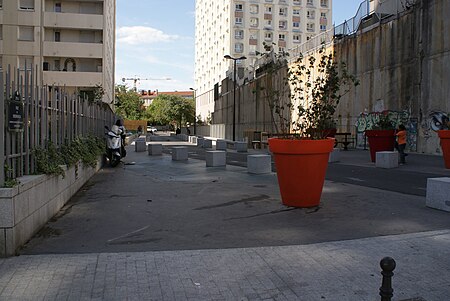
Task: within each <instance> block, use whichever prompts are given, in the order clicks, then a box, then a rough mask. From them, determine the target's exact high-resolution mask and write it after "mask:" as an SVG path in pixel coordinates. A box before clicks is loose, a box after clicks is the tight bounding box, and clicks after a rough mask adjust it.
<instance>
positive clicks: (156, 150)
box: [148, 144, 163, 156]
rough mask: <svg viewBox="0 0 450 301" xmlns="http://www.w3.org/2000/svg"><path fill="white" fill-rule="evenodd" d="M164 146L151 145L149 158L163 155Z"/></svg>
mask: <svg viewBox="0 0 450 301" xmlns="http://www.w3.org/2000/svg"><path fill="white" fill-rule="evenodd" d="M162 148H163V147H162V144H149V145H148V155H149V156H159V155H162Z"/></svg>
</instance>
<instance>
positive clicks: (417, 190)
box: [0, 142, 450, 301]
mask: <svg viewBox="0 0 450 301" xmlns="http://www.w3.org/2000/svg"><path fill="white" fill-rule="evenodd" d="M165 144H166V145H165V148H167V149H169V148H170V146H171V145H173V142H172V143H171V142H167V143H165ZM252 152H259V151H253V150H252ZM128 154H129V156H128V157H127V158H126V162H128V163H130V162H134V163H135V164H133V165H122V166H121V167H120V168H116V169H111V168H105V169H103V170H102V171H101V172H100V173H99V174H98V175H96V176H95V177H93V179H92V180H91V181H90V182H89V183H88V184H87V185H86V186H85V187H83V189H82V190H81V191H80V192H79V193H78V194H77V195H76V196H75V197H74V198H73V199H72V200H71V202H70V203H69V204H68V205H67V206H66V207H65V210H63V211H61V213H60V215H59V216H58V217H56V218H55V219H54V220H53V221H52V222H50V223H48V225H47V226H46V227H45V228H44V229H43V231H41V232H40V234H39V235H38V236H37V237H35V238H34V239H33V240H32V241H30V243H29V244H28V245H27V246H26V247H25V248H24V249H23V250H22V252H21V254H22V255H21V256H18V257H15V258H10V259H0V300H41V299H46V300H67V299H70V300H81V299H85V300H91V299H98V300H126V299H129V300H174V299H175V300H186V299H189V300H264V299H267V300H355V301H356V300H378V299H379V297H377V296H378V288H379V286H380V283H381V276H380V274H379V272H380V268H379V261H380V259H381V258H382V257H384V256H392V257H393V258H395V259H396V261H397V269H396V271H395V276H394V289H395V298H394V300H402V299H407V298H413V297H422V298H424V299H425V300H428V301H429V300H450V297H449V296H450V283H449V282H448V281H447V279H450V260H448V258H449V255H450V230H449V229H450V218H449V213H446V212H441V211H437V210H433V209H429V208H427V207H425V206H424V203H425V200H424V197H423V195H424V187H425V185H426V184H425V183H424V179H425V180H426V178H427V177H435V176H445V175H448V174H449V172H448V171H447V170H445V169H444V168H443V167H442V166H443V163H442V162H441V160H442V158H440V157H437V156H425V155H410V156H409V157H408V159H409V164H408V165H405V166H402V167H401V168H398V169H396V170H389V171H386V170H380V169H376V168H374V166H373V164H372V163H369V159H368V156H369V154H368V153H367V152H366V151H355V150H352V151H349V152H343V153H342V160H341V163H338V164H332V165H330V167H329V170H328V174H327V178H328V179H329V180H328V181H326V183H325V187H324V192H323V197H322V203H321V207H320V208H319V210H311V209H309V210H304V209H293V208H287V207H284V206H283V205H281V204H280V197H279V192H278V187H277V180H276V174H274V173H272V174H268V175H258V176H255V175H249V174H248V173H247V172H246V169H245V167H242V166H245V154H237V153H234V152H230V153H229V158H228V160H229V161H230V162H229V163H232V164H235V166H232V165H227V167H226V168H206V167H205V162H204V161H201V160H197V159H193V158H201V156H202V151H201V150H198V149H197V148H195V147H191V150H190V157H191V159H189V161H188V162H186V163H181V162H173V161H171V158H170V156H167V155H163V156H161V157H150V156H148V155H147V154H146V153H135V152H134V151H132V149H131V148H130V149H129V151H128ZM231 161H233V162H231ZM398 179H400V180H398ZM396 180H398V181H397V182H395V181H396ZM392 181H394V184H393V183H392ZM395 183H397V184H395ZM408 187H409V188H408Z"/></svg>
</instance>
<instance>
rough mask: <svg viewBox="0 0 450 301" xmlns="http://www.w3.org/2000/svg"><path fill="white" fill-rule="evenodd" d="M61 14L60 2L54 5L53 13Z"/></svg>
mask: <svg viewBox="0 0 450 301" xmlns="http://www.w3.org/2000/svg"><path fill="white" fill-rule="evenodd" d="M60 12H61V2H56V3H55V13H60Z"/></svg>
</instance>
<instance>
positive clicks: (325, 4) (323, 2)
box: [320, 0, 328, 7]
mask: <svg viewBox="0 0 450 301" xmlns="http://www.w3.org/2000/svg"><path fill="white" fill-rule="evenodd" d="M320 6H322V7H328V0H320Z"/></svg>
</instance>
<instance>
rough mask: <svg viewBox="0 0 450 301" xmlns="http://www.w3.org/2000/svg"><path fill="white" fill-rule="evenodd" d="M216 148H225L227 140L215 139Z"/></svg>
mask: <svg viewBox="0 0 450 301" xmlns="http://www.w3.org/2000/svg"><path fill="white" fill-rule="evenodd" d="M216 150H227V142H226V141H225V140H217V141H216Z"/></svg>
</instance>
